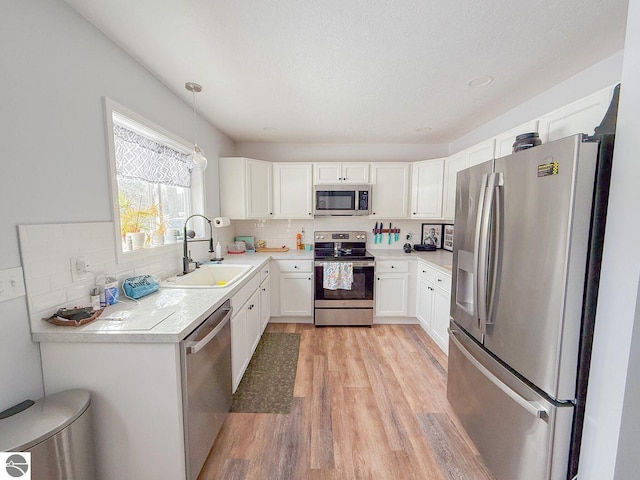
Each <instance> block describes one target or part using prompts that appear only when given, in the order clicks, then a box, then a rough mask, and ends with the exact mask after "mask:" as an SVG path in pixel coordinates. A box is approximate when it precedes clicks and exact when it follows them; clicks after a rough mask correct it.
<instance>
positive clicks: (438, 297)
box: [416, 261, 451, 353]
mask: <svg viewBox="0 0 640 480" xmlns="http://www.w3.org/2000/svg"><path fill="white" fill-rule="evenodd" d="M417 290H418V295H417V299H416V317H417V318H418V321H419V322H420V325H421V326H422V328H423V329H424V330H425V331H426V332H427V333H428V334H429V336H430V337H431V338H432V339H433V340H434V341H435V342H436V343H437V344H438V346H439V347H440V348H441V349H442V351H443V352H445V353H448V350H449V335H448V333H447V328H448V327H449V305H450V301H451V275H448V274H445V273H442V272H441V271H439V270H437V269H435V268H432V267H430V266H428V265H427V264H426V263H425V262H421V261H419V262H418V288H417Z"/></svg>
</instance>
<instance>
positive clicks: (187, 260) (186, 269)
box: [182, 213, 214, 275]
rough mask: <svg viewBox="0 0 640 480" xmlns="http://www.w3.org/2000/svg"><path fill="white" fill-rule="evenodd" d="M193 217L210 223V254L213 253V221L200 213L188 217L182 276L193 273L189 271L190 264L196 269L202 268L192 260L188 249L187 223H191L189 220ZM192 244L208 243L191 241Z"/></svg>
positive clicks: (183, 242)
mask: <svg viewBox="0 0 640 480" xmlns="http://www.w3.org/2000/svg"><path fill="white" fill-rule="evenodd" d="M193 217H201V218H204V219H205V220H206V221H207V222H208V223H209V253H213V251H214V250H213V226H212V225H211V220H209V219H208V218H207V217H205V216H204V215H200V214H199V213H194V214H193V215H191V216H190V217H188V218H187V219H186V220H185V221H184V228H183V232H182V235H183V240H182V245H183V248H182V275H186V274H187V273H189V272H191V270H189V264H191V263H194V264H195V266H196V268H198V267H200V264H199V263H198V262H194V261H193V260H192V259H191V255H190V252H189V250H188V248H187V223H188V222H189V220H191V219H192V218H193ZM189 241H190V242H206V240H189Z"/></svg>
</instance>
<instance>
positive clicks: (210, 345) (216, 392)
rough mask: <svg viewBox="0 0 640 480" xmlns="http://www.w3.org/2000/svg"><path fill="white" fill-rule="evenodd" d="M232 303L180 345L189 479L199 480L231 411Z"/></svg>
mask: <svg viewBox="0 0 640 480" xmlns="http://www.w3.org/2000/svg"><path fill="white" fill-rule="evenodd" d="M231 312H232V308H231V301H230V300H227V301H226V302H225V303H224V304H223V305H222V306H221V307H220V308H218V309H217V310H216V311H215V312H214V313H212V314H211V315H210V316H209V317H208V318H207V319H206V320H205V321H204V322H202V323H201V324H200V325H199V326H198V328H196V329H195V330H194V331H193V332H191V333H190V334H189V336H187V337H186V338H185V339H184V340H183V341H182V342H180V366H181V370H182V409H183V415H184V445H185V459H186V462H185V463H186V468H187V479H188V480H195V479H196V478H197V477H198V474H199V473H200V470H201V469H202V466H203V465H204V462H205V460H206V459H207V456H208V455H209V451H210V450H211V447H212V446H213V442H215V439H216V436H217V435H218V432H219V430H220V428H221V427H222V424H223V423H224V421H225V419H226V417H227V414H228V413H229V410H230V408H231V400H232V392H231V324H230V323H229V322H230V319H231Z"/></svg>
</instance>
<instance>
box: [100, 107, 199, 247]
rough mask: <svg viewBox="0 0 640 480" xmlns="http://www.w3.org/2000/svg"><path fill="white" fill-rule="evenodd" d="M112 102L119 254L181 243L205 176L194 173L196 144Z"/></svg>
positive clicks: (109, 116)
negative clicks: (186, 223) (192, 153)
mask: <svg viewBox="0 0 640 480" xmlns="http://www.w3.org/2000/svg"><path fill="white" fill-rule="evenodd" d="M106 103H107V109H106V111H107V128H108V129H109V132H108V133H109V146H110V157H111V158H110V162H111V165H110V167H111V168H110V171H111V188H112V195H113V200H114V201H113V204H114V205H113V208H114V219H115V222H114V224H115V230H116V236H117V239H118V240H117V243H118V244H119V245H120V247H121V248H120V249H118V248H117V249H116V250H117V251H118V257H119V258H121V257H120V255H121V254H126V253H130V252H133V251H136V250H145V249H150V248H155V247H159V246H161V245H165V244H171V243H176V242H177V241H178V236H179V235H181V231H182V227H183V225H184V222H185V220H186V219H187V218H188V217H189V215H190V214H191V212H192V205H193V201H194V198H193V197H194V193H195V196H196V197H199V196H201V192H202V186H201V176H200V175H193V173H194V172H193V170H194V168H193V162H192V157H191V148H192V146H190V145H189V144H188V143H187V142H185V141H183V140H181V139H179V138H177V137H175V136H174V135H173V134H171V133H169V132H167V131H166V130H164V129H161V128H160V127H158V126H155V125H153V124H152V123H151V122H149V121H147V120H145V119H143V118H141V117H139V116H138V115H136V114H134V113H133V112H129V111H127V110H126V109H125V108H124V107H121V106H119V105H117V104H115V102H111V101H110V100H108V99H107V101H106ZM194 180H195V182H194ZM194 183H199V185H194ZM195 200H196V202H195V203H196V205H198V204H201V203H202V201H201V200H202V199H201V198H196V199H195Z"/></svg>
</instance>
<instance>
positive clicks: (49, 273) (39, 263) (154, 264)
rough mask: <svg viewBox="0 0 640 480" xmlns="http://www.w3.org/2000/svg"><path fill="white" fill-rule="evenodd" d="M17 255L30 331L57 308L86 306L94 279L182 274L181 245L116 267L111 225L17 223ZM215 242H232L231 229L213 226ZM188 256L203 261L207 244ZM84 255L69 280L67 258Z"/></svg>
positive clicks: (199, 244)
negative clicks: (81, 273) (83, 268)
mask: <svg viewBox="0 0 640 480" xmlns="http://www.w3.org/2000/svg"><path fill="white" fill-rule="evenodd" d="M18 234H19V240H20V252H21V256H22V265H23V270H24V276H25V284H26V288H27V304H28V305H29V315H30V318H31V326H32V329H33V327H34V325H38V326H40V324H41V322H42V318H45V317H48V316H50V315H51V314H53V313H54V312H55V311H56V310H57V309H58V308H61V307H74V306H80V305H85V306H88V305H89V293H90V291H91V289H92V288H93V287H94V286H95V280H96V276H98V275H111V276H115V277H116V278H118V280H119V281H120V283H121V282H122V280H123V279H125V278H127V277H131V276H134V275H144V274H151V275H156V276H158V277H160V278H166V277H168V276H171V275H175V274H176V273H178V272H180V271H181V270H182V248H181V247H182V244H176V245H168V246H164V247H160V248H157V249H149V250H144V251H143V252H140V253H139V254H137V255H135V256H132V257H131V258H127V259H126V261H125V262H124V263H120V264H119V263H117V261H116V251H115V248H116V247H115V239H114V237H113V224H112V222H90V223H65V224H48V225H19V226H18ZM213 235H214V243H215V241H216V240H217V238H220V243H221V244H222V245H225V246H226V245H227V244H229V243H231V242H232V241H233V237H234V228H233V226H231V227H225V228H216V229H214V231H213ZM189 250H190V251H191V256H192V258H194V259H196V260H199V261H203V260H208V258H209V253H208V243H207V242H197V243H191V244H189ZM78 256H83V257H85V260H86V261H87V263H88V264H89V265H90V267H89V270H90V272H89V273H87V275H86V276H85V278H83V279H81V280H79V281H77V282H73V280H72V277H71V257H78Z"/></svg>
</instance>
